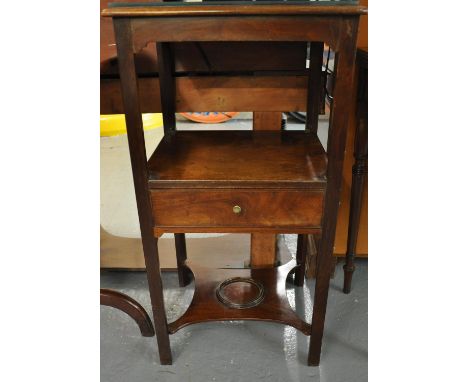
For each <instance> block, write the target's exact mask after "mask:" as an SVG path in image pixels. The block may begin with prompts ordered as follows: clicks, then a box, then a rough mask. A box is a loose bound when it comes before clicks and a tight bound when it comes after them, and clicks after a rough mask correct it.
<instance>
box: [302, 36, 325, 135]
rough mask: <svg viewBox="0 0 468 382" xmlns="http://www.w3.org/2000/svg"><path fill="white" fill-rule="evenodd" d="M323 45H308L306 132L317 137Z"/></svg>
mask: <svg viewBox="0 0 468 382" xmlns="http://www.w3.org/2000/svg"><path fill="white" fill-rule="evenodd" d="M322 63H323V43H320V42H312V43H310V53H309V75H308V85H307V87H308V91H307V120H306V126H305V129H306V131H310V132H311V133H313V134H315V135H317V129H318V118H319V114H320V109H321V104H322V99H321V97H322V96H323V92H322Z"/></svg>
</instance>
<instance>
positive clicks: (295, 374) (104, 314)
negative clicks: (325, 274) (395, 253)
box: [101, 260, 367, 382]
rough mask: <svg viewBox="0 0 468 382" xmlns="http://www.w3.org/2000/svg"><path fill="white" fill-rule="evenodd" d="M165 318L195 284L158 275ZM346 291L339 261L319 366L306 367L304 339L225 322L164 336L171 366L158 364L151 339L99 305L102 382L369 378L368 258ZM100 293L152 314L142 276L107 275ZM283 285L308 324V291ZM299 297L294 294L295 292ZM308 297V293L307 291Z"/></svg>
mask: <svg viewBox="0 0 468 382" xmlns="http://www.w3.org/2000/svg"><path fill="white" fill-rule="evenodd" d="M163 281H164V288H165V291H164V297H165V301H166V310H167V314H168V320H169V321H173V320H174V319H175V318H177V317H179V316H180V315H181V314H182V313H183V312H184V310H185V309H186V307H187V306H188V304H189V303H190V300H191V297H192V294H193V285H192V284H191V285H190V286H188V287H186V288H179V287H178V282H177V275H176V273H173V272H168V273H164V274H163ZM353 281H354V282H353V290H352V292H351V294H349V295H345V294H343V293H342V291H341V287H342V283H343V271H342V264H338V266H337V269H336V276H335V278H334V279H333V280H332V281H331V286H330V293H329V300H328V301H329V302H328V310H327V319H326V326H325V334H324V341H323V348H322V361H321V365H320V366H319V367H308V366H306V358H307V350H308V338H307V337H306V336H304V335H303V334H302V333H300V332H298V331H297V330H296V329H293V328H291V327H287V326H283V325H280V324H275V323H264V322H245V321H242V322H226V323H205V324H197V325H192V326H189V327H187V328H184V329H181V330H180V331H179V332H177V333H176V334H174V335H172V336H170V339H171V346H172V354H173V360H174V364H173V365H171V366H161V365H160V364H159V359H158V354H157V350H156V344H155V338H145V337H142V336H141V335H140V332H139V330H138V327H137V325H136V324H135V323H134V322H133V321H132V320H131V319H129V318H128V317H127V316H126V315H125V313H122V312H120V311H118V310H116V309H113V308H109V307H101V382H118V381H125V382H138V381H145V382H146V381H177V382H179V381H194V382H195V381H201V382H207V381H223V382H235V381H236V382H237V381H239V382H240V381H246V382H252V381H272V382H274V381H278V382H280V381H321V382H325V381H326V382H341V381H343V382H344V381H346V382H353V381H356V382H365V381H367V261H365V260H361V261H358V262H357V267H356V272H355V274H354V280H353ZM101 286H102V287H103V288H114V289H117V290H119V291H122V292H124V293H127V294H128V295H130V296H132V297H134V298H135V299H136V300H138V301H139V302H140V303H141V304H142V305H143V306H144V307H145V308H146V309H147V311H148V312H150V311H151V309H150V301H149V294H148V291H147V282H146V274H145V273H143V272H106V273H102V275H101ZM313 286H314V281H308V282H307V283H306V285H305V286H304V289H303V290H302V289H301V288H294V287H292V286H291V285H289V286H288V297H289V299H290V304H291V306H292V307H293V308H295V309H296V311H297V312H298V314H300V315H301V316H302V317H303V318H305V319H306V320H309V321H310V319H311V313H312V302H311V291H313ZM296 294H297V295H296ZM312 295H313V292H312Z"/></svg>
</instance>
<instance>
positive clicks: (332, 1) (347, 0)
mask: <svg viewBox="0 0 468 382" xmlns="http://www.w3.org/2000/svg"><path fill="white" fill-rule="evenodd" d="M358 2H359V1H358V0H176V1H171V0H166V1H164V2H154V3H153V2H148V3H139V2H135V3H124V2H122V3H109V5H108V6H109V8H120V7H161V6H177V5H184V6H187V5H207V6H210V5H275V4H282V5H311V6H314V5H328V6H330V5H336V6H339V5H358Z"/></svg>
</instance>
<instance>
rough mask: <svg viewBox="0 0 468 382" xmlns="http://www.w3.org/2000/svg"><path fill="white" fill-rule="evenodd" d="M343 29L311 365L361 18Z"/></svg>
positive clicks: (320, 324)
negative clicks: (348, 96)
mask: <svg viewBox="0 0 468 382" xmlns="http://www.w3.org/2000/svg"><path fill="white" fill-rule="evenodd" d="M343 22H344V23H345V25H346V27H345V28H342V29H341V39H342V41H343V43H342V44H341V49H340V50H339V51H338V52H336V56H335V84H334V89H333V107H332V110H331V116H330V127H329V132H328V142H327V157H328V167H327V191H326V195H325V206H324V215H323V222H322V237H321V240H320V246H319V249H318V254H317V279H316V282H315V294H314V312H313V316H312V334H311V337H310V346H309V357H308V364H309V365H312V366H318V365H319V363H320V353H321V348H322V338H323V329H324V326H325V314H326V310H327V300H328V288H329V286H330V269H331V264H332V262H333V244H334V240H335V231H336V221H337V217H338V207H339V201H340V191H341V178H342V172H343V158H344V148H345V142H346V133H347V127H348V117H349V115H350V113H351V105H350V103H349V102H348V100H347V94H348V92H349V89H351V87H352V84H353V74H354V58H355V55H356V37H357V27H358V22H359V19H357V18H356V19H345V20H344V21H343Z"/></svg>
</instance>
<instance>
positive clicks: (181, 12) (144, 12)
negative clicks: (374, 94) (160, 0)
mask: <svg viewBox="0 0 468 382" xmlns="http://www.w3.org/2000/svg"><path fill="white" fill-rule="evenodd" d="M166 4H167V3H165V5H163V6H128V7H127V6H119V7H114V8H106V9H103V10H102V12H101V16H103V17H169V16H281V15H284V16H290V15H297V16H313V15H317V16H327V15H332V16H357V15H365V14H367V7H365V6H362V5H358V4H356V5H313V4H308V5H302V4H285V3H280V4H267V5H263V4H255V5H228V4H226V5H191V4H190V3H188V4H187V5H185V4H181V5H166ZM192 4H193V3H192Z"/></svg>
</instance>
